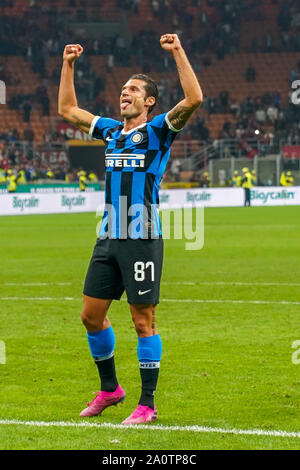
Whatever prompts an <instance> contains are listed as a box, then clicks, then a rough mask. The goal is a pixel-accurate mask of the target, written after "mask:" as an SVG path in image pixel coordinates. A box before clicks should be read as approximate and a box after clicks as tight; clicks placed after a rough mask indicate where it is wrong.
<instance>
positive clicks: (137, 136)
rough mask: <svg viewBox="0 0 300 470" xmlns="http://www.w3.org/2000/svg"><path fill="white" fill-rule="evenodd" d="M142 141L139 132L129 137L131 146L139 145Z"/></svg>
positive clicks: (141, 135)
mask: <svg viewBox="0 0 300 470" xmlns="http://www.w3.org/2000/svg"><path fill="white" fill-rule="evenodd" d="M142 140H143V134H142V133H141V132H135V133H134V134H133V136H132V137H131V142H132V143H133V144H140V143H141V142H142Z"/></svg>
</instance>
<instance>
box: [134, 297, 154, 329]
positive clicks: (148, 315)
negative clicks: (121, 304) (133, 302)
mask: <svg viewBox="0 0 300 470" xmlns="http://www.w3.org/2000/svg"><path fill="white" fill-rule="evenodd" d="M131 314H132V320H133V323H134V326H135V329H136V332H137V335H138V336H139V337H143V336H151V335H153V334H156V327H155V308H154V307H153V306H151V305H147V306H139V307H137V306H134V307H133V306H131Z"/></svg>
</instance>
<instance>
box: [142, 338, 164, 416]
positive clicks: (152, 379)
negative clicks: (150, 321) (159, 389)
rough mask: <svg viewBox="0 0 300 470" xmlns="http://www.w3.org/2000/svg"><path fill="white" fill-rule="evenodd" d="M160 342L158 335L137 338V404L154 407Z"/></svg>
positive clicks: (160, 348) (160, 351)
mask: <svg viewBox="0 0 300 470" xmlns="http://www.w3.org/2000/svg"><path fill="white" fill-rule="evenodd" d="M161 353H162V344H161V339H160V336H159V335H158V334H157V335H154V336H148V337H146V338H139V339H138V347H137V354H138V359H139V363H140V375H141V380H142V392H141V397H140V400H139V405H143V406H148V407H149V408H152V409H154V393H155V390H156V385H157V381H158V374H159V367H160V359H161Z"/></svg>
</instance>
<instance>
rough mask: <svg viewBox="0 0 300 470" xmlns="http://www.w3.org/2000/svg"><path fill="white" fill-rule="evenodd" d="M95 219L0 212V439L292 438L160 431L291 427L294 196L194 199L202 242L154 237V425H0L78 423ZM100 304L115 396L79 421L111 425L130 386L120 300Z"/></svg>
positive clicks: (63, 444)
mask: <svg viewBox="0 0 300 470" xmlns="http://www.w3.org/2000/svg"><path fill="white" fill-rule="evenodd" d="M96 224H97V220H96V218H95V215H94V214H70V215H68V214H67V215H47V216H24V217H1V218H0V233H1V270H0V315H1V322H0V340H1V341H3V342H4V343H5V346H6V364H0V384H1V386H0V421H1V423H2V424H0V448H1V449H106V450H107V449H121V450H124V449H134V450H136V449H146V450H147V449H152V450H158V449H163V450H172V449H173V450H188V449H299V448H300V438H299V437H289V436H282V437H277V436H265V435H264V436H259V435H236V434H231V433H229V434H226V433H222V432H211V433H209V432H200V433H196V432H192V431H189V430H188V429H187V430H186V431H183V430H178V431H175V430H168V429H167V426H180V427H183V426H195V425H198V426H204V427H210V428H222V429H233V428H235V429H239V430H254V429H259V430H280V431H289V432H292V431H294V432H299V431H300V375H299V374H300V364H299V365H297V364H294V363H293V362H292V354H293V353H295V350H294V349H293V348H292V343H293V342H294V341H296V340H300V328H299V327H300V320H299V313H300V295H299V286H300V280H299V279H300V276H299V275H300V263H299V247H300V207H297V206H296V207H277V208H276V207H262V208H252V207H251V208H222V209H221V208H215V209H206V210H205V244H204V248H203V249H202V250H200V251H186V250H185V249H184V243H185V242H184V241H182V240H167V241H165V259H164V270H163V278H162V285H161V303H160V305H159V308H158V311H157V324H158V328H159V332H160V334H161V337H162V341H163V357H162V362H161V372H160V379H159V386H158V390H157V393H156V405H157V409H158V415H159V421H158V422H157V425H158V424H160V425H161V426H162V428H161V429H160V430H155V431H153V430H151V429H149V430H145V429H119V428H117V429H109V428H83V427H82V428H75V427H59V426H54V427H39V426H24V425H23V424H4V420H18V421H36V422H42V421H43V422H45V421H46V422H54V421H55V422H56V421H62V422H70V421H72V422H80V423H82V422H83V421H82V420H81V419H80V418H79V417H78V414H79V412H80V411H81V410H82V409H83V408H84V407H85V404H86V402H87V401H89V400H90V399H91V398H92V397H93V396H92V392H93V391H97V390H99V384H98V376H97V371H96V367H95V366H94V364H93V362H92V360H91V358H90V354H89V350H88V345H87V341H86V335H85V330H84V327H83V326H82V324H81V322H80V316H79V314H80V310H81V303H82V299H81V292H82V284H83V280H84V276H85V272H86V269H87V265H88V262H89V258H90V255H91V252H92V248H93V245H94V242H95V238H96V235H95V233H96V232H95V230H96ZM25 298H27V300H26V299H25ZM28 298H30V299H31V300H29V299H28ZM167 299H169V300H167ZM176 299H177V300H181V301H180V302H177V301H176ZM197 300H198V302H195V301H197ZM223 301H224V302H223ZM109 316H110V319H111V321H112V324H113V327H114V330H115V334H116V338H117V343H116V353H115V356H116V365H117V374H118V379H119V381H120V383H121V384H122V386H123V387H124V388H125V390H126V392H127V398H126V400H125V404H124V406H123V407H121V406H119V407H110V408H108V409H107V410H105V411H104V412H103V415H102V416H101V417H95V418H92V419H91V420H90V421H89V422H90V423H99V424H101V423H104V422H105V423H113V424H119V423H120V422H121V421H122V420H123V419H125V418H126V417H127V416H128V415H129V414H130V413H131V412H132V411H133V409H134V408H135V407H136V404H137V400H138V398H139V393H140V380H139V371H138V362H137V356H136V344H137V340H136V334H135V331H134V328H133V324H132V321H131V318H130V314H129V310H128V305H127V302H126V299H125V298H124V299H123V300H122V301H120V302H114V303H113V305H112V308H111V311H110V315H109ZM152 426H153V425H152V424H151V425H150V426H149V427H150V428H151V427H152Z"/></svg>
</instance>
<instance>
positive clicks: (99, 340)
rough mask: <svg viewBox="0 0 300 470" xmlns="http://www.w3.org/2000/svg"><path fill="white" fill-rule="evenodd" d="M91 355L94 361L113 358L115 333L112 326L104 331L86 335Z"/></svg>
mask: <svg viewBox="0 0 300 470" xmlns="http://www.w3.org/2000/svg"><path fill="white" fill-rule="evenodd" d="M87 339H88V343H89V347H90V351H91V354H92V356H93V358H94V360H95V361H97V360H103V359H105V358H107V359H108V357H111V356H113V353H114V349H115V342H116V340H115V333H114V330H113V329H112V326H110V327H109V328H107V329H106V330H101V331H96V332H94V333H90V332H88V333H87Z"/></svg>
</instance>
